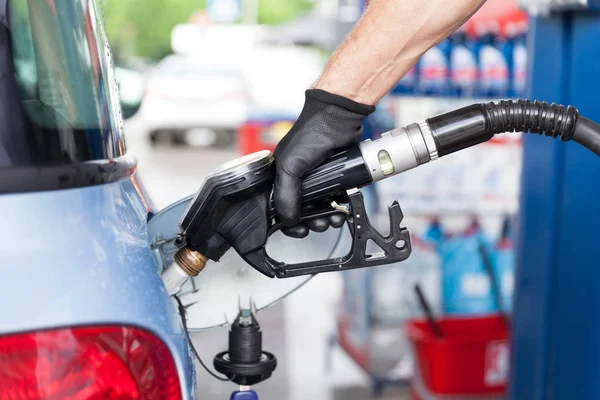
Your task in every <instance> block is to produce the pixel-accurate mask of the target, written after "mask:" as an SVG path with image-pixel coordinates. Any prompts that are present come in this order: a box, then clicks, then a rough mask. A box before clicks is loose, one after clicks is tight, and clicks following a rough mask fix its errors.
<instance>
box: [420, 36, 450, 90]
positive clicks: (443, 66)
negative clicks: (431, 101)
mask: <svg viewBox="0 0 600 400" xmlns="http://www.w3.org/2000/svg"><path fill="white" fill-rule="evenodd" d="M450 50H451V43H450V40H449V39H446V40H444V41H443V42H441V43H440V44H438V45H437V46H435V47H432V48H431V49H429V50H428V51H427V52H426V53H425V54H423V56H422V57H421V60H420V61H419V63H418V76H419V81H418V92H419V93H420V94H425V95H431V96H445V95H448V94H449V89H450V85H449V83H450V79H449V70H450V69H449V65H448V64H449V58H450Z"/></svg>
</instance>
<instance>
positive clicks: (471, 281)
mask: <svg viewBox="0 0 600 400" xmlns="http://www.w3.org/2000/svg"><path fill="white" fill-rule="evenodd" d="M481 243H483V244H484V246H486V248H487V249H488V251H489V253H490V254H493V245H492V244H491V243H490V241H489V240H488V239H487V238H486V237H485V235H484V233H483V232H482V231H481V229H480V227H479V225H478V224H476V223H474V224H473V226H471V227H470V228H469V229H468V230H467V231H466V232H464V233H462V234H459V235H455V236H452V237H450V238H447V239H446V240H444V241H443V242H442V243H441V245H440V247H439V252H440V257H441V259H442V299H443V310H444V312H445V313H446V314H460V315H468V314H487V313H492V312H494V311H496V310H497V307H496V304H495V301H494V296H493V294H492V285H491V282H490V279H489V275H488V273H487V272H486V269H485V266H484V264H483V260H482V259H481V255H480V253H479V246H480V244H481Z"/></svg>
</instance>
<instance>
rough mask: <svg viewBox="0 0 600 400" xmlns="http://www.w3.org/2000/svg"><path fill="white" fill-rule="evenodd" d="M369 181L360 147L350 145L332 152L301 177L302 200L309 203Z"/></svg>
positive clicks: (369, 176)
mask: <svg viewBox="0 0 600 400" xmlns="http://www.w3.org/2000/svg"><path fill="white" fill-rule="evenodd" d="M371 182H372V179H371V175H370V174H369V170H368V169H367V166H366V165H365V161H364V160H363V157H362V154H361V152H360V148H359V147H358V146H352V147H349V148H347V149H345V150H342V151H340V152H338V153H336V154H334V155H333V156H332V157H331V158H329V159H328V160H327V161H325V162H324V163H323V164H321V165H319V166H318V167H317V168H315V169H313V170H311V171H309V172H308V173H307V174H306V175H304V176H303V177H302V186H301V192H302V202H303V203H310V202H311V201H314V200H318V199H324V198H327V197H331V196H335V195H338V194H342V193H345V191H346V190H348V189H353V188H359V187H362V186H366V185H368V184H370V183H371Z"/></svg>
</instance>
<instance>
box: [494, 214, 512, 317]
mask: <svg viewBox="0 0 600 400" xmlns="http://www.w3.org/2000/svg"><path fill="white" fill-rule="evenodd" d="M511 225H512V224H511V218H510V216H506V217H505V218H504V222H503V224H502V234H501V236H500V239H499V240H498V242H497V243H496V260H495V261H496V262H495V269H496V276H497V277H498V280H499V284H500V292H501V297H502V303H503V311H504V312H506V313H510V311H511V310H512V299H513V290H514V274H515V252H514V247H513V241H512V232H511V231H512V227H511Z"/></svg>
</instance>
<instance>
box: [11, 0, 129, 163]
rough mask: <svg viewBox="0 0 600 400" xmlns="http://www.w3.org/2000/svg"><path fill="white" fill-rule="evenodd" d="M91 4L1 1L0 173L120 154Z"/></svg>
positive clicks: (112, 93) (103, 46)
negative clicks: (15, 168)
mask: <svg viewBox="0 0 600 400" xmlns="http://www.w3.org/2000/svg"><path fill="white" fill-rule="evenodd" d="M98 15H99V14H98V12H97V10H96V8H95V4H94V1H93V0H87V1H86V0H81V1H63V0H60V1H58V0H33V1H23V0H0V168H14V167H23V166H48V165H64V164H72V163H80V162H84V161H90V160H103V159H112V158H116V157H120V156H122V155H124V153H125V145H124V142H123V138H122V134H121V131H122V128H121V116H120V105H119V102H118V93H117V89H116V84H115V81H114V76H113V71H112V66H111V60H110V52H109V50H108V46H107V43H106V38H105V36H104V33H103V31H102V24H101V19H100V18H99V17H98Z"/></svg>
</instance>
